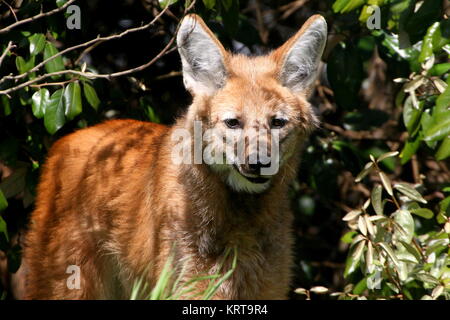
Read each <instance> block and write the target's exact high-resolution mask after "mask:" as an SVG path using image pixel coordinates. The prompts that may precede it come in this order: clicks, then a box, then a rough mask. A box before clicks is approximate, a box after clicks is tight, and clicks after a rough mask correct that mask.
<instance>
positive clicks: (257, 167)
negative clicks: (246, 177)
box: [248, 161, 270, 175]
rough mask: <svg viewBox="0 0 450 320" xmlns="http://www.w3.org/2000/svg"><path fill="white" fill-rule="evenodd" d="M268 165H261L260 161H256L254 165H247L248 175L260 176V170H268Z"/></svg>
mask: <svg viewBox="0 0 450 320" xmlns="http://www.w3.org/2000/svg"><path fill="white" fill-rule="evenodd" d="M269 167H270V162H269V163H262V162H261V161H257V162H256V163H251V164H248V173H251V174H258V175H259V174H261V168H269Z"/></svg>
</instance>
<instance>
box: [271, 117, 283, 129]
mask: <svg viewBox="0 0 450 320" xmlns="http://www.w3.org/2000/svg"><path fill="white" fill-rule="evenodd" d="M286 122H287V120H285V119H279V118H272V122H271V124H270V126H271V127H272V128H273V129H280V128H283V127H284V126H285V125H286Z"/></svg>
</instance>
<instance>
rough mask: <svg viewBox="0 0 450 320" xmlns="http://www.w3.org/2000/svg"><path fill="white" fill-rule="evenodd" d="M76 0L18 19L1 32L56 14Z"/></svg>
mask: <svg viewBox="0 0 450 320" xmlns="http://www.w3.org/2000/svg"><path fill="white" fill-rule="evenodd" d="M75 1H76V0H69V1H67V2H66V3H65V4H64V5H62V6H61V7H59V8H56V9H53V10H51V11H48V12H41V13H39V14H37V15H35V16H32V17H29V18H27V19H23V20H20V21H17V22H15V23H13V24H11V25H9V26H7V27H5V28H3V29H0V34H2V33H6V32H9V31H11V29H13V28H15V27H17V26H20V25H22V24H25V23H28V22H31V21H35V20H37V19H40V18H43V17H48V16H51V15H52V14H55V13H57V12H60V11H63V10H64V9H65V8H67V7H68V6H70V5H71V4H72V3H74V2H75Z"/></svg>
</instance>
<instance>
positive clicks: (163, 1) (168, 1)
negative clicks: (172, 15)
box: [158, 0, 178, 9]
mask: <svg viewBox="0 0 450 320" xmlns="http://www.w3.org/2000/svg"><path fill="white" fill-rule="evenodd" d="M158 2H159V6H160V7H161V8H163V9H164V8H165V7H167V6H171V5H173V4H175V3H177V2H178V0H159V1H158Z"/></svg>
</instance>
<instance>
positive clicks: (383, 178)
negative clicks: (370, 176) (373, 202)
mask: <svg viewBox="0 0 450 320" xmlns="http://www.w3.org/2000/svg"><path fill="white" fill-rule="evenodd" d="M378 174H379V176H380V179H381V183H382V184H383V187H384V189H385V190H386V192H387V193H388V194H389V195H390V196H392V195H394V193H393V192H392V185H391V180H390V179H389V178H388V177H387V175H386V174H385V173H384V172H383V171H380V172H379V173H378Z"/></svg>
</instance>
